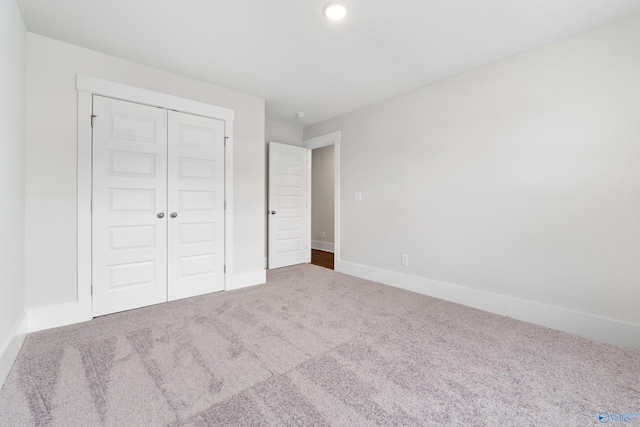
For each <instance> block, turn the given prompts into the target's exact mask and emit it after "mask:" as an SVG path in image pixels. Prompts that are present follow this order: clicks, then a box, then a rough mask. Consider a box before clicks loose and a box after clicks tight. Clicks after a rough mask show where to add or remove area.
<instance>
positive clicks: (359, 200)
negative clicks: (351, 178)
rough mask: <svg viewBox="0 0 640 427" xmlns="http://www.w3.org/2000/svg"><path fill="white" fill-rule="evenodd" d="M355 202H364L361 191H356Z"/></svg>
mask: <svg viewBox="0 0 640 427" xmlns="http://www.w3.org/2000/svg"><path fill="white" fill-rule="evenodd" d="M353 201H354V202H361V201H362V193H361V192H359V191H356V192H355V193H353Z"/></svg>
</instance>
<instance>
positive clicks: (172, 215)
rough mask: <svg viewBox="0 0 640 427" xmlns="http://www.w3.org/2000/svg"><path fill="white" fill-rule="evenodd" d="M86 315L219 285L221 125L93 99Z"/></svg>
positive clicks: (221, 272)
mask: <svg viewBox="0 0 640 427" xmlns="http://www.w3.org/2000/svg"><path fill="white" fill-rule="evenodd" d="M92 140H93V141H92V144H93V151H92V175H93V177H92V202H91V210H92V225H91V229H92V302H93V315H94V316H100V315H104V314H109V313H114V312H119V311H124V310H129V309H132V308H138V307H143V306H147V305H152V304H157V303H161V302H166V301H172V300H176V299H180V298H186V297H191V296H195V295H201V294H205V293H209V292H214V291H219V290H223V289H224V259H225V253H224V249H225V246H224V233H225V227H224V209H225V206H224V188H225V185H224V179H225V174H224V164H225V163H224V158H225V153H224V150H225V122H224V121H223V120H217V119H213V118H208V117H201V116H196V115H192V114H186V113H181V112H177V111H169V110H166V109H162V108H157V107H152V106H147V105H141V104H136V103H132V102H126V101H121V100H117V99H111V98H106V97H103V96H97V95H94V96H93V117H92Z"/></svg>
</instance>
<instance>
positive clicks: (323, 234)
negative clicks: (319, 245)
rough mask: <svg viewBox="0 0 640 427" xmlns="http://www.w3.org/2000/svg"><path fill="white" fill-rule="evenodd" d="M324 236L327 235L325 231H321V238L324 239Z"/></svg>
mask: <svg viewBox="0 0 640 427" xmlns="http://www.w3.org/2000/svg"><path fill="white" fill-rule="evenodd" d="M325 237H327V233H326V232H325V231H323V232H322V238H323V239H324V238H325Z"/></svg>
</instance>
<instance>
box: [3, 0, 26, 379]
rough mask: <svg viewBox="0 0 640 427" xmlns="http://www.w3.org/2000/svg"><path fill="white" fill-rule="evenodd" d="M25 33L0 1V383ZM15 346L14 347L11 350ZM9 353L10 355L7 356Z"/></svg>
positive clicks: (9, 318)
mask: <svg viewBox="0 0 640 427" xmlns="http://www.w3.org/2000/svg"><path fill="white" fill-rule="evenodd" d="M26 61H27V32H26V30H25V27H24V24H23V22H22V17H21V15H20V11H19V10H18V7H17V5H16V3H15V1H14V0H1V1H0V64H2V65H1V66H0V387H1V386H2V383H3V382H4V378H5V376H6V374H7V373H8V369H9V368H10V366H11V363H13V357H14V356H15V354H17V349H18V348H19V346H18V347H17V348H15V349H13V347H14V346H13V345H12V342H13V341H14V334H15V332H16V329H17V328H18V325H19V323H20V321H21V319H22V316H23V313H24V307H25V301H24V300H25V296H24V294H25V281H24V213H25V208H24V191H25V184H24V179H25V178H24V175H25V111H26V110H25V108H26V107H25V99H26V87H25V81H26V79H25V76H26ZM14 350H15V351H14ZM9 353H12V354H9Z"/></svg>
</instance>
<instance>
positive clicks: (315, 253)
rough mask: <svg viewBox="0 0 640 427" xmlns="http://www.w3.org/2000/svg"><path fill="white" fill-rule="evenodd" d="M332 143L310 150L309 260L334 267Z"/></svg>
mask: <svg viewBox="0 0 640 427" xmlns="http://www.w3.org/2000/svg"><path fill="white" fill-rule="evenodd" d="M334 158H335V145H327V146H325V147H320V148H316V149H314V150H311V162H312V166H311V264H315V265H319V266H321V267H326V268H329V269H331V270H333V269H334V259H333V252H334V246H335V245H334V244H335V239H334V201H335V200H334V198H335V196H334V189H335V180H334V173H335V162H334Z"/></svg>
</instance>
